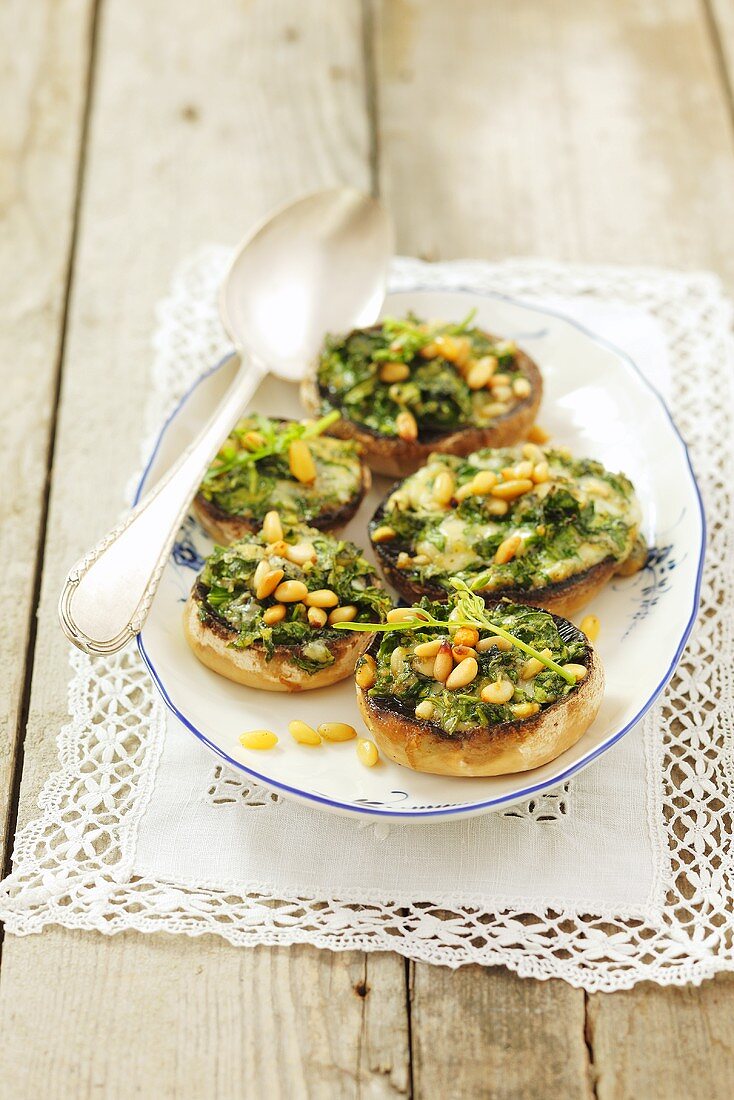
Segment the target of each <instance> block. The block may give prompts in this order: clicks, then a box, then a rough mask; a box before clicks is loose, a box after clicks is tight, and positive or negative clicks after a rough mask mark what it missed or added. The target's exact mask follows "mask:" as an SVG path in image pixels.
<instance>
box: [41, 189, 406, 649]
mask: <svg viewBox="0 0 734 1100" xmlns="http://www.w3.org/2000/svg"><path fill="white" fill-rule="evenodd" d="M391 253H392V230H391V226H390V221H389V219H388V217H387V214H386V213H385V211H384V210H383V208H382V207H381V206H380V204H379V203H378V202H377V200H376V199H373V198H371V197H370V196H369V195H363V194H361V193H360V192H359V191H355V190H354V189H352V188H333V189H331V190H327V191H319V192H317V193H315V194H313V195H307V196H305V197H303V198H300V199H297V200H296V201H295V202H292V203H290V204H288V205H287V206H284V207H281V208H280V209H279V210H277V211H275V213H273V214H271V215H270V216H269V217H268V218H267V219H266V220H265V221H263V222H262V223H261V224H260V225H259V226H258V227H257V228H256V229H255V230H254V231H253V232H252V233H250V235H249V236H248V237H247V238H246V239H245V241H244V242H243V244H242V245H241V246H240V248H239V249H238V251H237V254H236V256H235V258H234V260H233V262H232V264H231V266H230V269H229V271H228V273H227V276H226V278H225V280H224V285H223V288H222V292H221V295H220V310H221V315H222V320H223V322H224V325H225V327H226V329H227V331H228V333H229V335H230V336H231V337H232V339H233V341H234V343H235V345H236V348H237V351H238V352H239V354H240V363H241V366H240V368H239V371H238V373H237V375H236V377H235V379H234V381H233V383H232V385H231V387H230V389H229V391H228V392H227V394H226V395H225V397H224V398H223V400H222V402H221V404H220V405H219V407H218V408H217V410H216V411H215V413H214V414H213V416H212V417H211V419H210V420H209V421H208V423H207V424H206V425H205V426H204V428H203V429H202V431H201V432H200V434H199V435H198V437H197V438H196V439H195V440H194V441H193V443H191V444H190V446H189V447H188V448H187V449H186V450H185V451H184V453H183V454H182V455H181V457H180V458H179V459H178V461H177V462H175V463H174V465H173V466H172V467H171V468H170V469H169V470H168V471H167V473H166V474H164V476H163V477H162V478H161V480H160V481H159V482H158V483H157V484H156V485H155V486H154V487H153V488H152V489H151V490H150V492H149V493H148V494H147V495H146V496H145V497H144V498H143V500H141V501H140V503H139V504H137V505H136V507H135V508H134V509H133V511H132V512H131V513H130V515H129V516H128V517H127V518H126V519H125V520H124V521H123V522H122V523H121V524H119V525H118V526H117V527H115V528H114V529H113V530H112V531H110V532H109V534H108V535H106V536H105V538H103V539H102V540H101V542H99V543H98V544H97V545H96V546H95V547H94V548H93V549H92V550H90V551H89V553H87V554H86V555H85V556H84V557H83V558H82V559H81V560H80V561H79V562H77V564H76V565H75V566H74V568H73V569H71V570H70V572H69V574H68V576H67V578H66V582H65V584H64V588H63V590H62V593H61V599H60V602H59V618H60V620H61V626H62V629H63V630H64V633H65V634H66V635H67V637H68V638H69V639H70V640H71V641H72V642H73V643H74V645H76V646H78V647H79V648H80V649H83V650H84V651H85V652H88V653H114V652H116V651H117V650H118V649H122V647H123V646H124V645H126V644H127V643H128V642H129V641H130V640H131V638H133V637H134V636H135V635H136V634H138V633H139V631H140V630H141V628H142V626H143V623H144V622H145V619H146V617H147V614H148V611H149V609H150V605H151V603H152V601H153V597H154V595H155V592H156V589H157V587H158V582H159V580H160V577H161V575H162V572H163V568H164V566H165V563H166V560H167V558H168V555H169V553H170V550H171V546H172V544H173V540H174V538H175V535H176V532H177V531H178V528H179V527H180V525H181V522H182V520H183V518H184V515H185V514H186V511H187V509H188V506H189V502H190V501H191V498H192V497H193V495H194V493H195V492H196V489H197V488H198V486H199V484H200V482H201V479H202V476H203V474H204V472H205V470H206V468H207V466H208V464H209V462H210V461H211V459H212V456H213V455H214V454H216V452H217V450H218V449H219V447H220V446H221V443H222V440H223V439H225V438H226V436H227V435H228V433H229V431H230V430H231V428H232V425H233V424H234V423H235V421H236V419H237V417H238V416H239V415H240V413H241V412H242V411H243V410H244V408H245V407H246V405H247V403H248V402H249V400H250V398H251V397H252V395H253V394H254V392H255V390H256V389H257V387H258V386H259V384H260V382H261V381H262V379H263V377H264V376H265V374H266V373H267V371H268V369H272V370H273V371H274V372H276V373H277V374H279V375H280V376H281V377H283V378H287V379H290V380H291V381H297V380H298V379H299V378H301V377H302V375H303V373H304V372H305V370H306V369H307V367H308V365H309V363H310V362H311V361H312V360H313V358H314V356H315V355H316V352H317V350H318V347H319V345H320V343H321V341H322V339H323V337H324V334H325V333H326V332H329V331H330V330H336V331H344V330H347V329H350V328H355V327H361V326H363V325H369V324H371V323H372V322H373V321H374V320H376V318H377V316H378V314H379V311H380V306H381V304H382V300H383V297H384V293H385V286H386V282H387V270H388V264H389V262H390V256H391Z"/></svg>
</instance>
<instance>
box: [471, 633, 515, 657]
mask: <svg viewBox="0 0 734 1100" xmlns="http://www.w3.org/2000/svg"><path fill="white" fill-rule="evenodd" d="M476 648H477V652H478V653H486V652H487V651H488V650H490V649H493V648H494V649H499V650H502V652H504V653H507V652H508V651H509V650H511V649H512V642H508V641H507V638H498V637H495V636H494V635H493V636H492V637H490V638H480V640H479V641H478V642H477V647H476Z"/></svg>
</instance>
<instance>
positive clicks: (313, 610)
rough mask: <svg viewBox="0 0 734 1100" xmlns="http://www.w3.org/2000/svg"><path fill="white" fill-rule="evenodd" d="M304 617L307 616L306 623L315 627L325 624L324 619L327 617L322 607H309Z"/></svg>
mask: <svg viewBox="0 0 734 1100" xmlns="http://www.w3.org/2000/svg"><path fill="white" fill-rule="evenodd" d="M306 617H307V618H308V625H309V626H313V627H315V628H317V629H320V628H321V627H323V626H326V620H327V618H328V616H327V614H326V612H325V611H324V609H323V607H309V609H308V611H307V612H306Z"/></svg>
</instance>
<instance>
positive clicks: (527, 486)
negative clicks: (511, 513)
mask: <svg viewBox="0 0 734 1100" xmlns="http://www.w3.org/2000/svg"><path fill="white" fill-rule="evenodd" d="M532 487H533V483H532V481H531V480H530V478H518V479H517V481H503V482H502V484H501V485H495V487H494V489H492V496H493V497H498V498H499V499H500V500H515V499H516V497H521V496H522V495H523V493H527V492H529V491H530V490H531V489H532Z"/></svg>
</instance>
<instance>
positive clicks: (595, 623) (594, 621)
mask: <svg viewBox="0 0 734 1100" xmlns="http://www.w3.org/2000/svg"><path fill="white" fill-rule="evenodd" d="M579 630H580V631H581V632H582V634H585V635H586V637H587V638H588V639H589V641H590V642H595V641H596V639H597V638H598V637H599V631H600V630H601V623H600V622H599V620H598V618H597V617H596V615H584V617H583V619H582V620H581V623H580V625H579Z"/></svg>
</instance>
